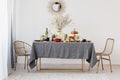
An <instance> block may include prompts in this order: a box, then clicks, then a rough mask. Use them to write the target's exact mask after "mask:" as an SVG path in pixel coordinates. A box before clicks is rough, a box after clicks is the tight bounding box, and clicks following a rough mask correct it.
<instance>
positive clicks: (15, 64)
mask: <svg viewBox="0 0 120 80" xmlns="http://www.w3.org/2000/svg"><path fill="white" fill-rule="evenodd" d="M16 66H17V57H16V61H15V63H14V70H15V71H16Z"/></svg>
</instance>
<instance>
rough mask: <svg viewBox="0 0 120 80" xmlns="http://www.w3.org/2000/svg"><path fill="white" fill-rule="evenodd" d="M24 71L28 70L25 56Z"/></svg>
mask: <svg viewBox="0 0 120 80" xmlns="http://www.w3.org/2000/svg"><path fill="white" fill-rule="evenodd" d="M24 69H26V56H25V62H24Z"/></svg>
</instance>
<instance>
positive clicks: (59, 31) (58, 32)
mask: <svg viewBox="0 0 120 80" xmlns="http://www.w3.org/2000/svg"><path fill="white" fill-rule="evenodd" d="M57 38H60V39H61V40H64V33H63V32H62V28H57Z"/></svg>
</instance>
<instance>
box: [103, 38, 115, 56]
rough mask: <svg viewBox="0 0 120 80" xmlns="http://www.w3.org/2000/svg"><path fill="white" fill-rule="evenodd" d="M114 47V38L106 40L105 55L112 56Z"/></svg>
mask: <svg viewBox="0 0 120 80" xmlns="http://www.w3.org/2000/svg"><path fill="white" fill-rule="evenodd" d="M113 47H114V39H113V38H108V39H107V40H106V44H105V48H104V51H103V54H111V53H112V51H113Z"/></svg>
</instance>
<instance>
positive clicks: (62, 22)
mask: <svg viewBox="0 0 120 80" xmlns="http://www.w3.org/2000/svg"><path fill="white" fill-rule="evenodd" d="M71 21H72V20H71V19H70V17H69V16H68V15H59V16H55V17H54V19H53V23H52V24H53V25H55V27H56V28H57V29H62V28H64V27H65V26H66V25H68V24H69V23H70V22H71Z"/></svg>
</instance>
